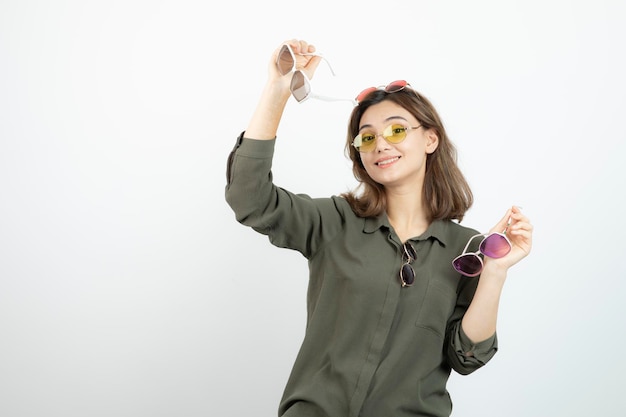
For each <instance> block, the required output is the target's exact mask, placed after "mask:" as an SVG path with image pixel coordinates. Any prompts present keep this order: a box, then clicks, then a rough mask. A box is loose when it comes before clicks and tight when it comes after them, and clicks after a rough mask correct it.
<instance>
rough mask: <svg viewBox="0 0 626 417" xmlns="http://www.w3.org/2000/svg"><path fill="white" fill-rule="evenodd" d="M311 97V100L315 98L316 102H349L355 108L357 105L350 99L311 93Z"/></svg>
mask: <svg viewBox="0 0 626 417" xmlns="http://www.w3.org/2000/svg"><path fill="white" fill-rule="evenodd" d="M311 97H312V98H316V99H318V100H324V101H349V102H350V103H352V105H354V106H356V105H357V104H358V103H357V101H356V100H353V99H351V98H338V97H328V96H320V95H317V94H312V93H311Z"/></svg>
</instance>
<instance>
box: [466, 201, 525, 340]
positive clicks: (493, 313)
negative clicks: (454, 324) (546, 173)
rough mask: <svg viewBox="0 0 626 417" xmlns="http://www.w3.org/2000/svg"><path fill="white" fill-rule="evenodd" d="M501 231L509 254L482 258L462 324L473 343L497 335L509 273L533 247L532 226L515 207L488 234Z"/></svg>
mask: <svg viewBox="0 0 626 417" xmlns="http://www.w3.org/2000/svg"><path fill="white" fill-rule="evenodd" d="M509 222H510V224H509ZM503 230H506V236H507V237H508V238H509V241H510V242H511V246H512V248H511V251H510V252H509V253H508V255H506V256H504V257H503V258H499V259H493V258H488V257H485V266H484V269H483V271H482V273H481V275H480V280H479V282H478V287H477V288H476V293H475V294H474V298H473V300H472V302H471V304H470V306H469V308H468V309H467V312H466V313H465V316H464V317H463V321H462V324H461V325H462V328H463V331H464V332H465V334H466V335H467V336H468V337H469V338H470V339H471V340H472V341H473V342H475V343H478V342H481V341H483V340H486V339H488V338H490V337H491V336H493V335H494V333H495V332H496V322H497V318H498V306H499V304H500V296H501V294H502V288H503V287H504V282H505V281H506V277H507V272H508V269H509V268H510V267H511V266H513V265H515V264H516V263H517V262H519V261H520V260H521V259H523V258H524V257H526V256H527V255H528V254H529V253H530V249H531V246H532V231H533V226H532V225H531V224H530V221H529V220H528V218H527V217H526V216H524V215H523V214H522V212H521V211H520V209H519V208H518V207H515V206H514V207H512V208H511V209H509V210H508V211H507V213H506V214H505V216H504V217H503V218H502V220H500V221H499V222H498V224H497V225H496V226H494V228H493V229H492V230H491V231H492V232H502V231H503Z"/></svg>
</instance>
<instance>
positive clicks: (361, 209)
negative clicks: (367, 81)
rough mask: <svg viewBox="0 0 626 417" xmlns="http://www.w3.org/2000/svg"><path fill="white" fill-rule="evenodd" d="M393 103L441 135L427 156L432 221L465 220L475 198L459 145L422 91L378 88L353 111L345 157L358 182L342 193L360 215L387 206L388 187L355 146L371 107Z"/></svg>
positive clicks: (425, 191)
mask: <svg viewBox="0 0 626 417" xmlns="http://www.w3.org/2000/svg"><path fill="white" fill-rule="evenodd" d="M383 101H391V102H394V103H396V104H398V105H400V106H402V107H403V108H405V109H406V110H408V111H409V112H410V113H411V114H412V115H413V116H414V117H415V118H416V119H417V120H418V121H419V122H420V124H421V125H422V126H423V127H424V130H428V129H432V130H433V131H435V133H436V134H437V137H438V138H439V144H438V146H437V149H435V151H434V152H433V153H431V154H428V155H427V157H426V174H425V177H424V187H423V196H422V197H423V200H424V201H425V202H426V204H425V208H426V215H427V217H428V219H429V221H431V222H432V221H434V220H458V221H459V222H460V221H462V220H463V217H464V216H465V213H466V212H467V210H469V208H470V207H471V206H472V204H473V201H474V197H473V194H472V191H471V189H470V186H469V184H468V183H467V181H466V179H465V177H464V176H463V174H462V173H461V170H460V169H459V167H458V165H457V151H456V147H455V146H454V144H453V143H452V141H450V139H449V138H448V134H447V133H446V130H445V129H444V127H443V123H442V121H441V118H440V117H439V115H438V113H437V111H436V110H435V107H434V106H433V105H432V103H431V102H430V101H429V100H428V99H427V98H426V97H424V96H423V95H421V94H420V93H419V92H417V91H415V90H413V89H412V88H409V87H408V86H407V87H406V88H404V89H403V90H400V91H397V92H393V93H387V92H386V91H384V90H376V91H374V92H372V93H371V94H369V95H368V96H367V97H366V98H365V99H364V100H363V101H361V102H360V103H359V104H358V105H357V106H356V107H355V108H354V110H353V111H352V114H351V116H350V121H349V123H348V136H347V139H346V146H345V152H346V156H348V158H350V160H352V172H353V174H354V177H355V178H356V180H357V181H358V182H359V185H358V186H357V188H356V189H355V190H352V191H348V192H345V193H343V194H342V195H341V196H342V197H343V198H345V199H346V200H347V201H348V203H349V204H350V206H351V207H352V210H353V211H354V212H355V213H356V215H357V216H360V217H376V216H378V215H380V214H382V213H384V212H385V211H386V209H387V197H386V194H385V187H384V186H383V185H382V184H379V183H377V182H376V181H374V180H373V179H372V178H371V177H370V176H369V174H368V173H367V171H366V170H365V167H364V166H363V162H362V161H361V156H360V153H359V151H357V150H356V148H355V147H354V146H352V141H353V139H354V137H355V136H356V135H357V134H358V131H359V124H360V123H361V117H362V116H363V113H364V112H365V110H367V109H368V108H369V107H370V106H372V105H374V104H377V103H380V102H383Z"/></svg>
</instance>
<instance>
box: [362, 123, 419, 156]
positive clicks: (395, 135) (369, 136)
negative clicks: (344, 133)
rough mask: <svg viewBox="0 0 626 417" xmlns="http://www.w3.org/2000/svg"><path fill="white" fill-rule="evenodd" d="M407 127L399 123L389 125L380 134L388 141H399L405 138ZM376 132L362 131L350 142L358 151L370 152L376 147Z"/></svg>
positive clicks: (394, 142)
mask: <svg viewBox="0 0 626 417" xmlns="http://www.w3.org/2000/svg"><path fill="white" fill-rule="evenodd" d="M406 131H407V128H406V127H405V126H402V125H400V124H392V125H389V126H387V127H386V128H385V130H383V133H382V134H381V135H382V137H383V138H385V140H386V141H387V142H389V143H393V144H396V143H400V142H402V141H403V140H404V138H406ZM377 136H378V134H377V133H376V132H368V131H366V132H363V133H361V134H359V135H358V136H357V137H355V138H354V141H353V142H352V144H353V145H354V147H355V148H356V149H357V150H358V151H359V152H371V151H373V150H374V148H375V147H376V137H377Z"/></svg>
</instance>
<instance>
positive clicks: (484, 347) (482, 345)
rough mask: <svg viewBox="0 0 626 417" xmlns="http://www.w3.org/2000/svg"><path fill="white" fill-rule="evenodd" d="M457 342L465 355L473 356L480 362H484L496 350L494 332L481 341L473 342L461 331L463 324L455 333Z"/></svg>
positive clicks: (496, 339)
mask: <svg viewBox="0 0 626 417" xmlns="http://www.w3.org/2000/svg"><path fill="white" fill-rule="evenodd" d="M457 337H458V341H457V342H458V344H457V346H460V347H461V352H459V353H462V354H463V355H464V356H465V357H475V358H476V359H478V360H479V361H480V362H482V363H486V362H487V361H488V360H489V359H491V357H492V356H493V355H494V354H495V352H496V350H498V337H497V335H496V334H495V333H494V334H493V335H492V336H491V337H490V338H488V339H486V340H483V341H482V342H478V343H474V342H472V341H471V339H470V338H469V337H468V336H467V335H466V334H465V332H464V331H463V326H459V331H458V333H457Z"/></svg>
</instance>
